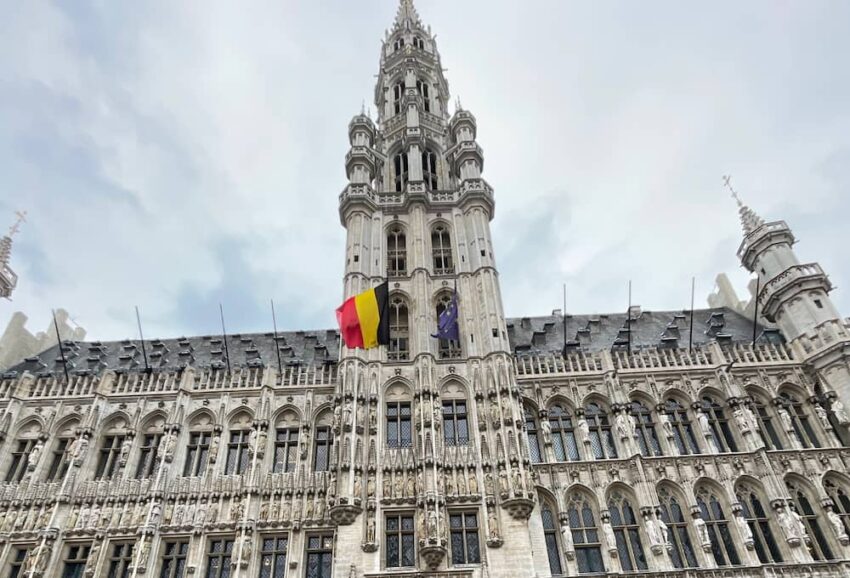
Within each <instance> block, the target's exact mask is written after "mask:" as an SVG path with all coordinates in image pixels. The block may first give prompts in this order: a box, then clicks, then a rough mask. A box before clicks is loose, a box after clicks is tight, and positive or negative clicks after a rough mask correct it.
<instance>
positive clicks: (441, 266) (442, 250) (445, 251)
mask: <svg viewBox="0 0 850 578" xmlns="http://www.w3.org/2000/svg"><path fill="white" fill-rule="evenodd" d="M431 251H432V254H433V257H434V275H451V274H452V273H454V272H455V268H454V264H453V263H452V241H451V235H450V234H449V229H448V228H447V227H446V226H445V225H442V224H441V225H437V226H436V227H434V229H433V230H432V231H431Z"/></svg>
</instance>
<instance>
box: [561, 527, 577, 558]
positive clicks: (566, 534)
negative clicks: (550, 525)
mask: <svg viewBox="0 0 850 578" xmlns="http://www.w3.org/2000/svg"><path fill="white" fill-rule="evenodd" d="M561 542H562V543H563V544H564V551H565V552H574V551H575V545H574V544H573V530H572V528H570V525H569V524H561Z"/></svg>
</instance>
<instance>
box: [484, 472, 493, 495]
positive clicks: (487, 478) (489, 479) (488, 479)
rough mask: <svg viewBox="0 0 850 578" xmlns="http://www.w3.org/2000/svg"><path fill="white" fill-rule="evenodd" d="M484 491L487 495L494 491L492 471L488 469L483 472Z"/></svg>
mask: <svg viewBox="0 0 850 578" xmlns="http://www.w3.org/2000/svg"><path fill="white" fill-rule="evenodd" d="M484 491H485V492H486V493H487V494H488V495H492V494H494V493H495V483H494V481H493V473H492V472H490V471H489V470H488V471H487V472H485V474H484Z"/></svg>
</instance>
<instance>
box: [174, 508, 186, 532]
mask: <svg viewBox="0 0 850 578" xmlns="http://www.w3.org/2000/svg"><path fill="white" fill-rule="evenodd" d="M185 513H186V506H185V505H184V504H183V503H182V502H178V504H177V505H176V506H175V507H174V518H173V519H172V524H173V525H174V526H180V525H181V524H183V516H184V514H185Z"/></svg>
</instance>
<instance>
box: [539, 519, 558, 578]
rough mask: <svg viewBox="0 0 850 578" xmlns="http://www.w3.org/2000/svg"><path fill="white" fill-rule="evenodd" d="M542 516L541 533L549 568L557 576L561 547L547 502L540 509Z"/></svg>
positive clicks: (556, 526) (554, 520)
mask: <svg viewBox="0 0 850 578" xmlns="http://www.w3.org/2000/svg"><path fill="white" fill-rule="evenodd" d="M540 515H541V517H542V518H543V535H544V537H545V539H546V554H547V556H548V557H549V570H550V571H551V572H552V575H553V576H558V575H560V574H561V572H562V566H561V549H560V547H559V545H558V525H557V524H556V523H555V522H556V518H555V514H554V512H553V510H552V508H551V506H549V504H548V503H544V504H543V509H542V510H541V511H540Z"/></svg>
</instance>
